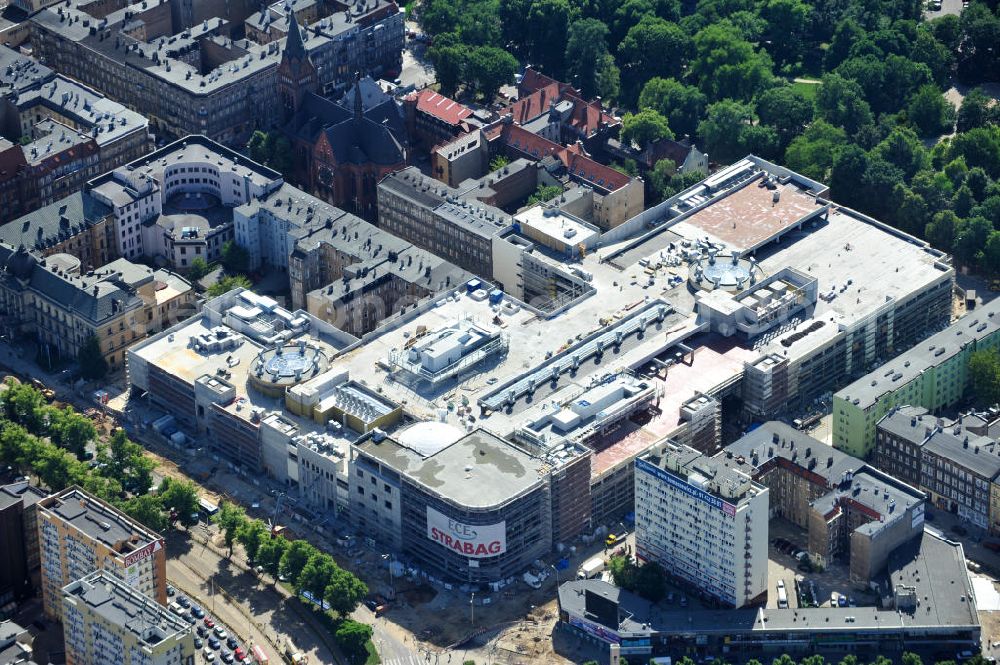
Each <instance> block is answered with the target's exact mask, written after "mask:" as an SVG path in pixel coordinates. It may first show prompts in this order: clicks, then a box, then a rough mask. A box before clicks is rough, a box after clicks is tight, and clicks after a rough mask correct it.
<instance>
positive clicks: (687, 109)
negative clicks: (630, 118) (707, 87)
mask: <svg viewBox="0 0 1000 665" xmlns="http://www.w3.org/2000/svg"><path fill="white" fill-rule="evenodd" d="M707 104H708V100H707V98H706V97H705V95H704V94H703V93H702V92H701V91H700V90H699V89H698V88H696V87H695V86H692V85H685V84H683V83H681V82H680V81H677V80H676V79H664V78H652V79H650V80H649V81H647V82H646V85H645V86H643V88H642V93H640V95H639V108H640V109H652V110H654V111H657V112H658V113H659V114H660V115H662V116H664V117H665V118H666V119H667V124H668V126H669V127H670V128H671V129H672V130H673V131H675V132H677V133H678V134H687V135H688V136H694V135H695V134H696V133H697V131H698V121H699V119H700V118H701V117H702V115H703V114H704V113H705V107H706V105H707Z"/></svg>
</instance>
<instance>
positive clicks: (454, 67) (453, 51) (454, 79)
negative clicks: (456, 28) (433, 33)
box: [427, 35, 466, 95]
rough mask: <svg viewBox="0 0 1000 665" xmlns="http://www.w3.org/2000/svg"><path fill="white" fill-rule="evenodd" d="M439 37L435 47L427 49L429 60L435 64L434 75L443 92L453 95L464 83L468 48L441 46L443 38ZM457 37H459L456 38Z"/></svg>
mask: <svg viewBox="0 0 1000 665" xmlns="http://www.w3.org/2000/svg"><path fill="white" fill-rule="evenodd" d="M448 36H449V35H441V36H439V37H438V38H437V39H436V40H435V43H434V46H432V47H431V48H429V49H427V59H428V60H430V61H431V62H432V63H433V64H434V73H435V76H436V77H437V81H438V84H439V85H440V86H441V92H442V94H445V95H453V94H455V92H456V91H457V90H458V86H459V84H460V83H461V82H462V73H463V72H464V71H465V61H466V48H465V47H464V46H463V45H461V44H455V43H453V44H439V43H438V42H439V41H441V38H442V37H448ZM456 37H457V36H456Z"/></svg>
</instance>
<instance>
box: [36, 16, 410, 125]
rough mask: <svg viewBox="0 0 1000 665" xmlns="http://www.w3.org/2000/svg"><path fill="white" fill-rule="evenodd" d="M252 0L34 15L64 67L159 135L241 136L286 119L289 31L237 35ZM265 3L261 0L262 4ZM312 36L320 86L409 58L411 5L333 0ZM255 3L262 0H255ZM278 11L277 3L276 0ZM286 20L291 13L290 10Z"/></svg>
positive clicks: (50, 59)
mask: <svg viewBox="0 0 1000 665" xmlns="http://www.w3.org/2000/svg"><path fill="white" fill-rule="evenodd" d="M249 5H250V3H242V2H234V3H222V2H211V3H209V2H203V3H189V2H188V3H185V2H163V3H156V4H153V3H146V5H142V4H140V3H136V4H133V5H126V4H125V3H121V4H120V5H116V6H115V7H114V8H113V9H114V10H113V11H110V12H109V11H104V10H98V9H96V8H95V5H94V4H93V3H86V2H80V1H77V2H70V3H61V4H59V5H58V6H52V7H48V8H45V9H42V10H41V11H38V12H37V13H36V14H34V15H33V16H32V17H31V19H30V20H31V31H32V38H31V42H32V45H33V46H34V48H35V50H36V53H37V55H38V57H39V58H40V59H44V61H45V62H46V63H48V65H49V66H51V67H52V68H53V69H55V70H56V71H58V72H60V73H62V74H65V75H66V76H69V77H71V78H74V79H76V80H78V81H81V82H83V83H84V84H86V85H90V86H93V87H95V88H97V89H98V90H100V91H101V92H103V93H104V94H106V95H108V96H109V97H111V98H112V99H115V100H117V101H119V102H121V103H122V104H125V105H126V106H128V107H129V108H132V109H135V110H136V111H137V112H139V113H141V114H142V115H144V116H146V117H148V118H149V121H150V126H151V128H152V130H153V131H154V132H155V133H156V134H157V135H158V136H166V137H171V138H180V137H183V136H187V135H188V134H204V135H206V136H209V137H211V138H213V139H215V140H218V141H221V142H223V143H233V142H242V141H245V140H246V137H247V136H248V135H249V134H250V133H251V132H252V131H253V130H254V129H257V128H265V129H270V128H273V127H275V126H277V124H278V123H279V122H280V121H281V114H280V113H274V110H275V109H278V108H280V95H279V91H278V84H279V80H280V76H279V73H278V63H279V61H280V59H281V54H282V50H283V46H284V41H286V40H287V39H288V38H287V37H283V38H281V39H271V37H267V38H266V39H264V40H263V41H264V43H258V42H255V41H253V37H254V36H255V35H257V34H265V33H261V32H259V31H255V32H251V33H249V34H248V37H249V39H239V37H241V36H242V35H241V34H240V33H241V32H242V30H241V29H242V27H243V24H244V21H245V20H246V19H247V18H248V17H249V16H250V13H251V12H252V11H253V9H250V11H247V9H248V8H249V7H248V6H249ZM258 7H259V6H258ZM321 7H323V8H325V10H324V11H323V12H320V13H319V14H318V15H317V17H318V18H317V20H316V21H314V22H312V23H311V24H310V25H309V38H308V41H306V42H305V49H306V50H307V51H308V53H309V55H310V57H311V59H312V61H313V63H314V64H315V65H316V71H317V73H318V81H317V82H318V85H319V88H318V89H319V90H322V91H324V92H332V91H334V90H337V89H341V88H343V87H345V86H346V85H347V84H349V83H350V81H351V80H353V78H354V76H355V74H356V73H357V72H362V73H371V74H373V75H376V76H378V75H381V74H382V73H383V72H387V71H388V70H391V69H395V70H398V69H399V67H400V65H401V54H402V49H403V41H404V28H403V13H402V12H401V11H400V10H399V7H398V6H397V5H396V4H395V3H394V2H391V1H387V0H364V1H363V2H359V3H351V4H350V5H343V4H340V3H329V4H324V5H321ZM256 8H257V7H254V9H256ZM268 11H270V10H268ZM284 20H287V19H284Z"/></svg>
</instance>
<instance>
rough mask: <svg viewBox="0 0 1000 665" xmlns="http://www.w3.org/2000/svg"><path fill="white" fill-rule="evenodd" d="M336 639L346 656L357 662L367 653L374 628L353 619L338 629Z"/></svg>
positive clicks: (346, 620)
mask: <svg viewBox="0 0 1000 665" xmlns="http://www.w3.org/2000/svg"><path fill="white" fill-rule="evenodd" d="M334 638H335V639H336V640H337V645H338V646H339V647H340V649H341V650H342V651H343V652H344V655H346V656H347V657H348V658H349V659H351V660H352V661H355V662H356V661H357V660H359V659H360V658H362V657H363V655H364V654H365V653H366V650H367V645H368V641H369V640H370V639H371V638H372V627H371V626H369V625H367V624H363V623H360V622H358V621H354V620H353V619H345V620H344V621H342V622H341V624H340V625H339V626H338V627H337V631H336V633H335V634H334Z"/></svg>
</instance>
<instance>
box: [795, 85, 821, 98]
mask: <svg viewBox="0 0 1000 665" xmlns="http://www.w3.org/2000/svg"><path fill="white" fill-rule="evenodd" d="M792 87H793V88H795V89H796V90H798V91H799V92H801V93H802V95H803V96H805V98H806V99H816V91H817V90H818V89H819V82H816V83H801V82H796V83H792Z"/></svg>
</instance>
